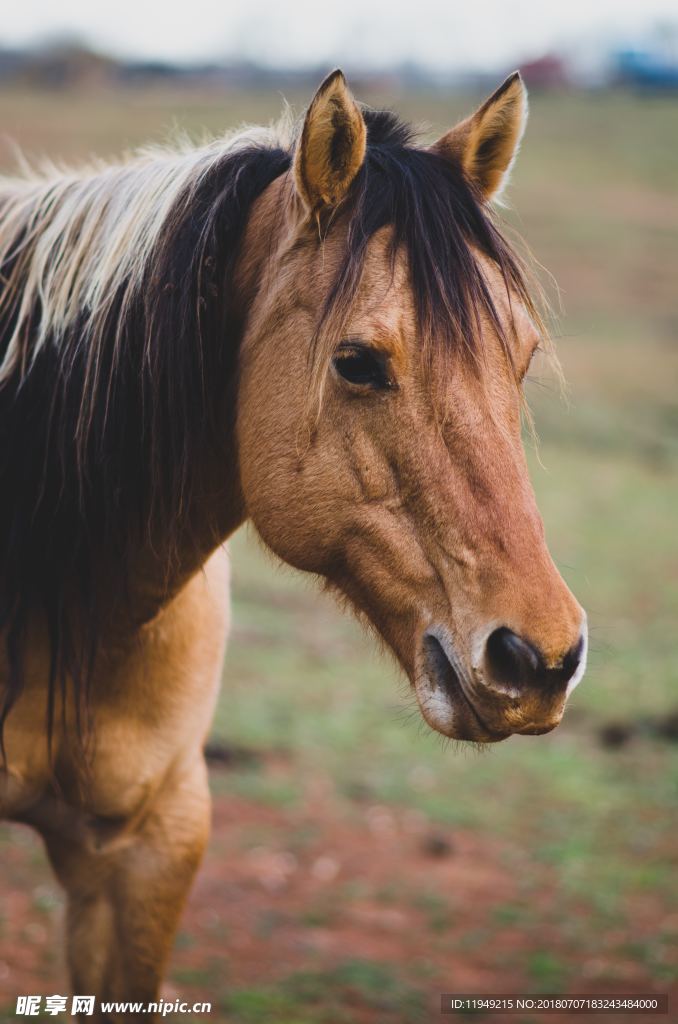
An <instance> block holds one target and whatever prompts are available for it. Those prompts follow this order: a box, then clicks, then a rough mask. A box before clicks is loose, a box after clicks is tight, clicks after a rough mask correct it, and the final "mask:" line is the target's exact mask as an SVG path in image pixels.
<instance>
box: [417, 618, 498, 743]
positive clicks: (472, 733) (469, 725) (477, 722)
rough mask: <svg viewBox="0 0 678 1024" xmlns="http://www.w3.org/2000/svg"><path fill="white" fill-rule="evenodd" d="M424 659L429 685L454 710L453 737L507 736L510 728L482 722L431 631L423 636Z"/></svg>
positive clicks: (490, 738)
mask: <svg viewBox="0 0 678 1024" xmlns="http://www.w3.org/2000/svg"><path fill="white" fill-rule="evenodd" d="M424 658H425V664H426V675H427V677H428V680H429V683H430V685H431V686H432V687H435V688H437V689H438V690H440V691H441V692H443V693H444V694H445V696H446V698H447V700H448V701H449V703H450V705H451V707H452V708H453V710H454V714H455V732H454V738H455V739H461V740H473V741H475V742H480V743H494V742H497V741H498V740H503V739H506V737H507V736H509V735H510V730H506V731H504V732H497V731H496V730H493V729H490V728H489V727H488V726H487V725H486V724H485V722H484V721H483V719H482V717H481V716H480V714H479V712H478V711H477V709H476V707H475V705H474V704H473V702H472V701H471V700H470V699H469V697H468V696H467V695H466V692H465V690H464V687H463V685H462V682H461V680H460V678H459V675H458V673H457V671H456V669H455V667H454V666H453V665H452V664H451V662H450V660H449V658H448V657H447V654H446V653H445V651H444V649H443V647H442V644H441V643H440V641H439V640H438V639H437V638H436V637H434V636H432V635H431V634H428V635H427V636H426V637H425V638H424Z"/></svg>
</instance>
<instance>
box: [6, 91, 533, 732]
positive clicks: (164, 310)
mask: <svg viewBox="0 0 678 1024" xmlns="http://www.w3.org/2000/svg"><path fill="white" fill-rule="evenodd" d="M364 115H365V120H366V123H367V128H368V148H367V157H366V160H365V164H364V166H363V168H362V169H361V171H360V172H359V174H358V176H357V178H356V180H355V182H354V184H353V186H352V189H351V193H350V196H349V198H348V201H347V206H346V211H345V217H346V218H347V220H348V229H347V241H346V253H345V257H344V260H343V263H342V266H341V267H340V269H339V273H338V276H337V278H336V281H335V284H334V287H333V288H332V290H331V292H330V294H329V296H328V298H327V302H326V304H325V307H324V309H323V310H322V311H321V314H320V316H319V322H318V335H317V337H320V336H321V335H322V334H323V331H325V333H327V329H329V328H333V327H336V326H337V325H338V324H340V322H341V321H342V319H343V318H344V317H345V315H346V313H347V311H348V309H349V308H350V304H351V301H352V299H353V297H354V295H355V292H356V289H357V287H358V285H359V281H360V274H361V269H362V265H363V261H364V256H365V251H366V248H367V244H368V242H369V240H370V238H371V237H372V235H373V234H374V233H375V231H377V230H378V229H379V228H381V227H383V226H385V225H392V227H393V235H392V238H393V241H392V253H393V256H394V258H395V253H396V252H397V251H398V250H399V249H400V248H404V250H405V252H406V255H407V259H408V264H409V272H410V277H411V283H412V288H413V294H414V298H415V303H416V310H417V315H418V319H419V326H420V329H421V334H422V344H424V345H425V346H430V345H433V344H437V343H441V344H442V343H449V344H456V345H459V344H463V345H464V346H466V347H467V348H468V349H469V350H470V351H473V349H474V345H476V344H477V342H476V341H475V340H474V339H477V338H478V337H479V334H480V332H479V329H478V328H479V324H480V320H481V318H482V317H483V316H486V317H489V319H490V320H491V322H492V323H493V324H494V325H495V327H496V329H497V332H498V333H499V335H500V337H501V338H504V328H503V326H502V321H501V318H500V316H499V315H498V313H497V311H496V309H495V306H494V303H493V300H492V296H491V294H490V291H489V288H488V285H487V282H486V278H485V275H484V274H483V271H482V269H481V266H480V264H479V260H478V252H481V253H483V254H484V256H485V257H487V258H489V259H490V260H491V261H492V262H494V263H495V264H496V265H497V266H498V267H499V269H500V271H501V273H502V275H503V277H504V280H505V282H506V287H507V291H508V292H509V294H511V293H517V294H518V295H519V296H520V298H521V299H522V300H523V301H524V302H525V303H526V304H527V306H528V308H529V309H532V305H531V303H530V300H529V295H528V292H527V288H526V286H525V282H524V277H523V274H522V271H521V268H520V265H519V263H518V261H517V260H516V258H515V257H514V255H513V253H512V251H511V249H510V247H509V245H508V244H507V243H506V242H505V241H504V239H503V237H502V235H501V234H500V232H499V231H498V229H497V228H496V226H495V225H494V223H493V220H492V217H491V215H490V213H489V211H488V209H487V206H486V205H485V204H484V203H483V202H482V200H481V198H480V197H479V196H478V195H476V194H475V192H474V190H473V187H472V186H471V185H470V184H469V182H467V181H466V179H465V178H464V176H463V174H462V172H461V170H460V169H456V168H455V167H453V166H451V165H450V164H449V163H447V162H446V161H444V160H443V159H442V158H440V157H438V156H435V155H434V154H433V153H431V152H428V151H425V150H422V149H419V148H417V147H416V145H414V136H413V133H412V131H411V129H410V128H409V127H408V126H406V125H404V124H403V123H402V122H400V121H399V120H398V119H397V118H396V117H395V116H394V115H392V114H389V113H386V112H381V111H371V110H365V112H364ZM293 147H294V136H293V135H291V134H289V133H286V132H285V131H282V130H278V131H276V130H270V131H267V130H263V129H258V130H249V131H246V132H244V133H240V134H239V135H236V136H234V137H233V138H231V139H227V140H224V139H221V140H217V141H214V142H211V143H209V144H206V145H204V146H201V147H190V146H188V145H181V146H177V147H175V148H165V149H150V150H144V151H142V152H141V153H139V154H137V155H136V156H134V157H133V158H130V159H129V160H126V161H125V162H121V163H118V164H115V165H106V164H100V165H96V166H94V167H89V168H86V169H84V170H82V171H77V172H73V171H69V170H58V169H55V168H51V169H48V170H47V171H46V172H43V173H41V174H30V175H26V176H24V177H23V178H21V179H12V180H10V179H6V180H5V181H4V182H3V181H2V180H0V490H1V491H2V494H3V495H4V500H3V502H2V503H1V504H0V630H3V631H4V632H5V635H6V655H7V662H8V665H9V676H8V680H7V685H6V688H5V695H4V701H3V702H2V703H0V743H1V737H2V726H3V724H4V722H5V720H6V718H7V715H8V714H9V712H10V710H11V708H12V706H13V704H14V703H15V701H16V699H17V697H18V695H19V693H20V692H21V688H22V685H23V665H22V662H23V647H24V643H25V637H26V629H27V625H28V621H29V616H30V615H31V614H33V613H34V612H36V611H37V613H38V614H41V615H42V616H43V617H44V621H45V622H46V625H47V630H48V635H49V639H50V648H51V649H50V679H49V689H48V706H47V727H48V737H49V738H50V743H51V735H52V729H53V720H54V714H55V707H56V702H57V698H58V694H59V692H60V693H61V694H62V697H63V696H64V695H65V693H66V689H67V687H68V686H69V685H70V686H72V688H73V693H74V697H75V706H76V708H77V717H78V729H80V725H81V717H80V716H81V714H83V713H84V712H85V711H86V706H87V701H86V697H87V689H88V683H89V678H90V675H91V671H92V666H93V662H94V657H95V655H96V651H97V643H98V636H99V633H100V626H101V624H100V622H99V617H100V615H99V608H98V606H99V602H98V583H97V579H96V566H97V556H98V555H99V554H100V553H101V551H103V550H105V551H106V552H107V555H108V557H109V560H111V562H112V564H117V565H119V566H120V571H121V574H122V576H123V577H124V575H125V573H126V572H128V571H129V569H130V566H129V564H128V563H129V559H130V554H131V552H132V551H133V550H134V545H135V544H138V542H139V540H140V539H143V537H144V536H148V537H151V536H153V535H154V534H156V533H157V531H160V532H161V533H162V535H163V536H165V537H166V538H167V539H168V543H167V552H168V558H169V557H171V553H172V551H173V550H174V546H175V545H176V544H178V542H179V538H180V537H181V536H183V531H185V529H186V526H187V523H186V518H187V510H188V509H189V508H190V506H191V503H192V500H193V499H194V498H195V491H196V486H197V481H196V473H195V463H196V461H197V458H196V456H197V454H198V453H199V452H201V451H202V450H204V448H205V447H206V446H209V445H213V444H215V443H218V437H217V436H216V435H217V432H218V411H219V399H220V398H221V399H222V400H223V392H224V390H225V389H226V384H227V382H228V381H229V380H230V379H231V377H232V374H233V371H234V368H235V365H236V360H237V349H238V339H239V336H240V332H241V327H242V325H241V324H240V323H239V321H238V317H237V316H236V314H235V313H234V304H233V301H232V299H233V297H232V291H231V287H230V286H231V283H232V278H233V271H234V267H235V264H236V261H237V257H238V251H239V244H240V241H241V238H242V235H243V231H244V228H245V225H246V223H247V219H248V215H249V211H250V209H251V207H252V204H253V202H254V201H255V200H256V198H257V197H258V196H259V195H260V194H261V193H262V192H263V191H264V190H265V189H266V187H267V186H268V185H269V184H270V183H271V182H273V181H274V180H275V179H276V178H278V177H279V176H280V175H282V174H283V173H285V171H287V170H288V169H289V167H290V165H291V159H292V153H293ZM319 244H322V243H321V240H320V241H319ZM507 351H509V352H510V349H509V347H508V346H507ZM64 704H65V701H63V700H62V708H63V706H64Z"/></svg>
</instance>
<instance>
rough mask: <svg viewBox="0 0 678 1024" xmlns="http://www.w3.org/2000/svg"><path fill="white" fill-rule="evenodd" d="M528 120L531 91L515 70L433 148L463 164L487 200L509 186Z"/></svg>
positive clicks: (465, 170)
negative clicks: (473, 111) (513, 165)
mask: <svg viewBox="0 0 678 1024" xmlns="http://www.w3.org/2000/svg"><path fill="white" fill-rule="evenodd" d="M526 123H527V90H526V88H525V86H524V85H523V80H522V78H521V77H520V72H519V71H514V72H513V74H512V75H509V77H508V78H507V79H506V81H505V82H504V84H503V85H500V86H499V88H498V89H497V91H496V92H494V93H492V95H491V96H490V98H489V99H488V100H485V102H484V103H483V105H482V106H481V107H479V108H478V110H476V112H475V114H472V115H471V116H470V117H467V118H466V120H465V121H461V122H460V123H459V124H458V125H456V126H455V127H454V128H452V129H451V130H450V131H449V132H447V134H446V135H443V136H442V138H440V139H438V141H437V142H436V143H434V145H433V146H431V149H432V150H433V152H435V153H438V154H439V155H440V156H443V157H445V158H446V159H448V160H453V161H454V162H455V163H457V164H461V166H462V168H463V170H464V174H465V175H466V177H467V178H468V180H469V181H471V182H472V183H473V184H474V185H475V186H476V188H477V189H478V190H479V191H480V193H481V194H482V196H483V197H484V198H485V199H488V200H489V199H493V198H495V197H496V196H498V195H499V194H500V193H501V191H502V190H503V188H504V187H505V185H506V183H507V181H508V178H509V173H510V170H511V165H512V164H513V161H514V160H515V157H516V154H517V152H518V147H519V145H520V140H521V138H522V136H523V132H524V131H525V124H526Z"/></svg>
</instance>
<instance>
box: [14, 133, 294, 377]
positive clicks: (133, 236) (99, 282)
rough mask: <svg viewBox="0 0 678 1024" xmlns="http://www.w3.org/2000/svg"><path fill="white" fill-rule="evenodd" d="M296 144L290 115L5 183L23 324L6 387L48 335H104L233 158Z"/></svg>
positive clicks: (28, 171)
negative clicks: (121, 302) (120, 300)
mask: <svg viewBox="0 0 678 1024" xmlns="http://www.w3.org/2000/svg"><path fill="white" fill-rule="evenodd" d="M290 139H291V125H290V121H289V119H287V118H286V119H284V120H281V121H280V122H279V123H278V124H277V125H275V126H271V127H270V128H261V127H256V126H255V127H247V128H244V129H241V130H240V131H238V132H236V133H234V134H231V135H229V136H226V137H224V138H219V139H213V140H211V141H209V142H206V143H204V144H203V145H200V146H195V145H194V144H192V143H191V142H190V140H189V139H188V138H186V137H181V138H179V139H177V141H176V144H175V145H172V146H169V145H165V146H153V147H144V148H142V149H140V150H137V151H135V152H133V153H131V154H128V155H127V156H126V157H125V158H123V159H122V160H120V161H119V162H117V163H114V164H106V163H103V162H101V161H95V162H92V163H90V164H87V165H84V166H82V167H80V168H77V169H72V168H68V167H60V166H57V165H55V164H52V163H45V164H43V165H42V166H41V167H40V168H38V169H36V170H34V169H33V168H31V167H29V166H28V165H26V164H25V163H24V165H23V172H24V173H23V175H22V176H21V177H4V178H0V214H1V217H2V221H1V224H2V227H1V230H0V267H4V268H6V267H7V266H10V267H11V270H10V272H9V273H7V271H5V273H3V277H2V279H0V280H1V284H2V291H1V292H0V318H2V315H3V313H4V312H6V311H7V310H8V309H9V308H10V307H11V308H13V310H14V318H15V327H14V331H13V334H12V336H11V337H10V338H9V340H8V342H7V343H6V348H5V351H4V354H3V357H2V362H0V381H2V380H4V379H7V378H8V377H9V376H10V375H11V374H12V372H13V371H14V369H15V368H16V367H17V366H19V365H20V366H22V367H23V368H24V369H25V368H26V366H27V363H28V362H29V361H30V359H31V358H32V357H33V356H34V355H35V354H36V353H37V352H38V351H39V350H40V348H41V347H42V345H44V344H45V342H46V340H47V339H48V338H50V340H51V341H52V343H57V344H58V341H59V339H60V338H61V337H63V335H64V333H65V332H66V331H67V330H68V328H69V327H70V326H72V325H73V324H74V323H75V321H76V320H78V321H79V327H80V329H81V330H85V331H91V332H93V333H94V334H96V333H98V329H99V322H100V321H101V322H102V321H104V320H105V319H106V317H107V316H108V314H109V313H110V311H111V308H112V305H113V303H114V302H115V301H116V296H117V295H118V294H119V291H120V289H121V288H122V287H123V286H124V287H125V292H126V297H125V301H126V302H127V301H129V300H131V298H132V297H133V295H134V294H136V292H137V291H138V288H139V287H140V286H141V283H142V282H143V280H144V275H145V272H146V269H147V267H148V262H149V259H151V258H152V256H153V254H154V252H155V251H156V249H157V246H158V243H159V240H160V238H161V234H162V232H163V230H166V229H167V226H168V221H169V219H170V218H171V217H172V216H178V215H180V214H181V211H182V209H186V208H188V207H189V206H190V205H191V203H192V202H193V201H194V199H195V196H196V194H197V193H198V192H199V189H200V185H201V183H202V182H203V181H204V180H205V178H206V177H207V176H208V175H209V174H210V172H211V171H212V170H213V169H214V167H215V166H217V165H218V164H219V163H220V162H221V161H223V159H224V157H226V156H233V155H237V154H238V153H239V152H241V151H243V150H246V149H249V148H252V147H257V148H261V149H272V148H280V149H285V150H287V149H289V146H290ZM178 207H180V209H177V208H178ZM36 303H39V307H40V316H39V319H38V321H37V323H36V322H35V321H34V320H33V319H32V317H33V312H34V310H35V308H36ZM125 311H126V309H125V306H123V308H121V309H120V310H119V311H118V315H119V316H120V317H124V314H125ZM29 320H30V331H27V330H26V327H27V324H28V321H29Z"/></svg>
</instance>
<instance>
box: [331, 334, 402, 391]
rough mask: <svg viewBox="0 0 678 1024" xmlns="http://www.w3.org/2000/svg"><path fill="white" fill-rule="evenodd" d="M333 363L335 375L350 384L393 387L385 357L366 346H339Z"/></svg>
mask: <svg viewBox="0 0 678 1024" xmlns="http://www.w3.org/2000/svg"><path fill="white" fill-rule="evenodd" d="M333 363H334V368H335V370H336V371H337V373H338V374H340V376H342V377H343V378H344V380H347V381H348V382H349V383H350V384H361V385H363V387H372V388H388V387H392V386H393V381H392V380H391V379H390V378H389V375H388V364H387V359H386V356H385V355H384V354H383V353H382V352H378V351H376V349H373V348H370V347H369V346H368V345H355V344H353V345H351V344H348V345H341V346H340V347H339V349H338V350H337V354H336V355H335V357H334V360H333Z"/></svg>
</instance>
